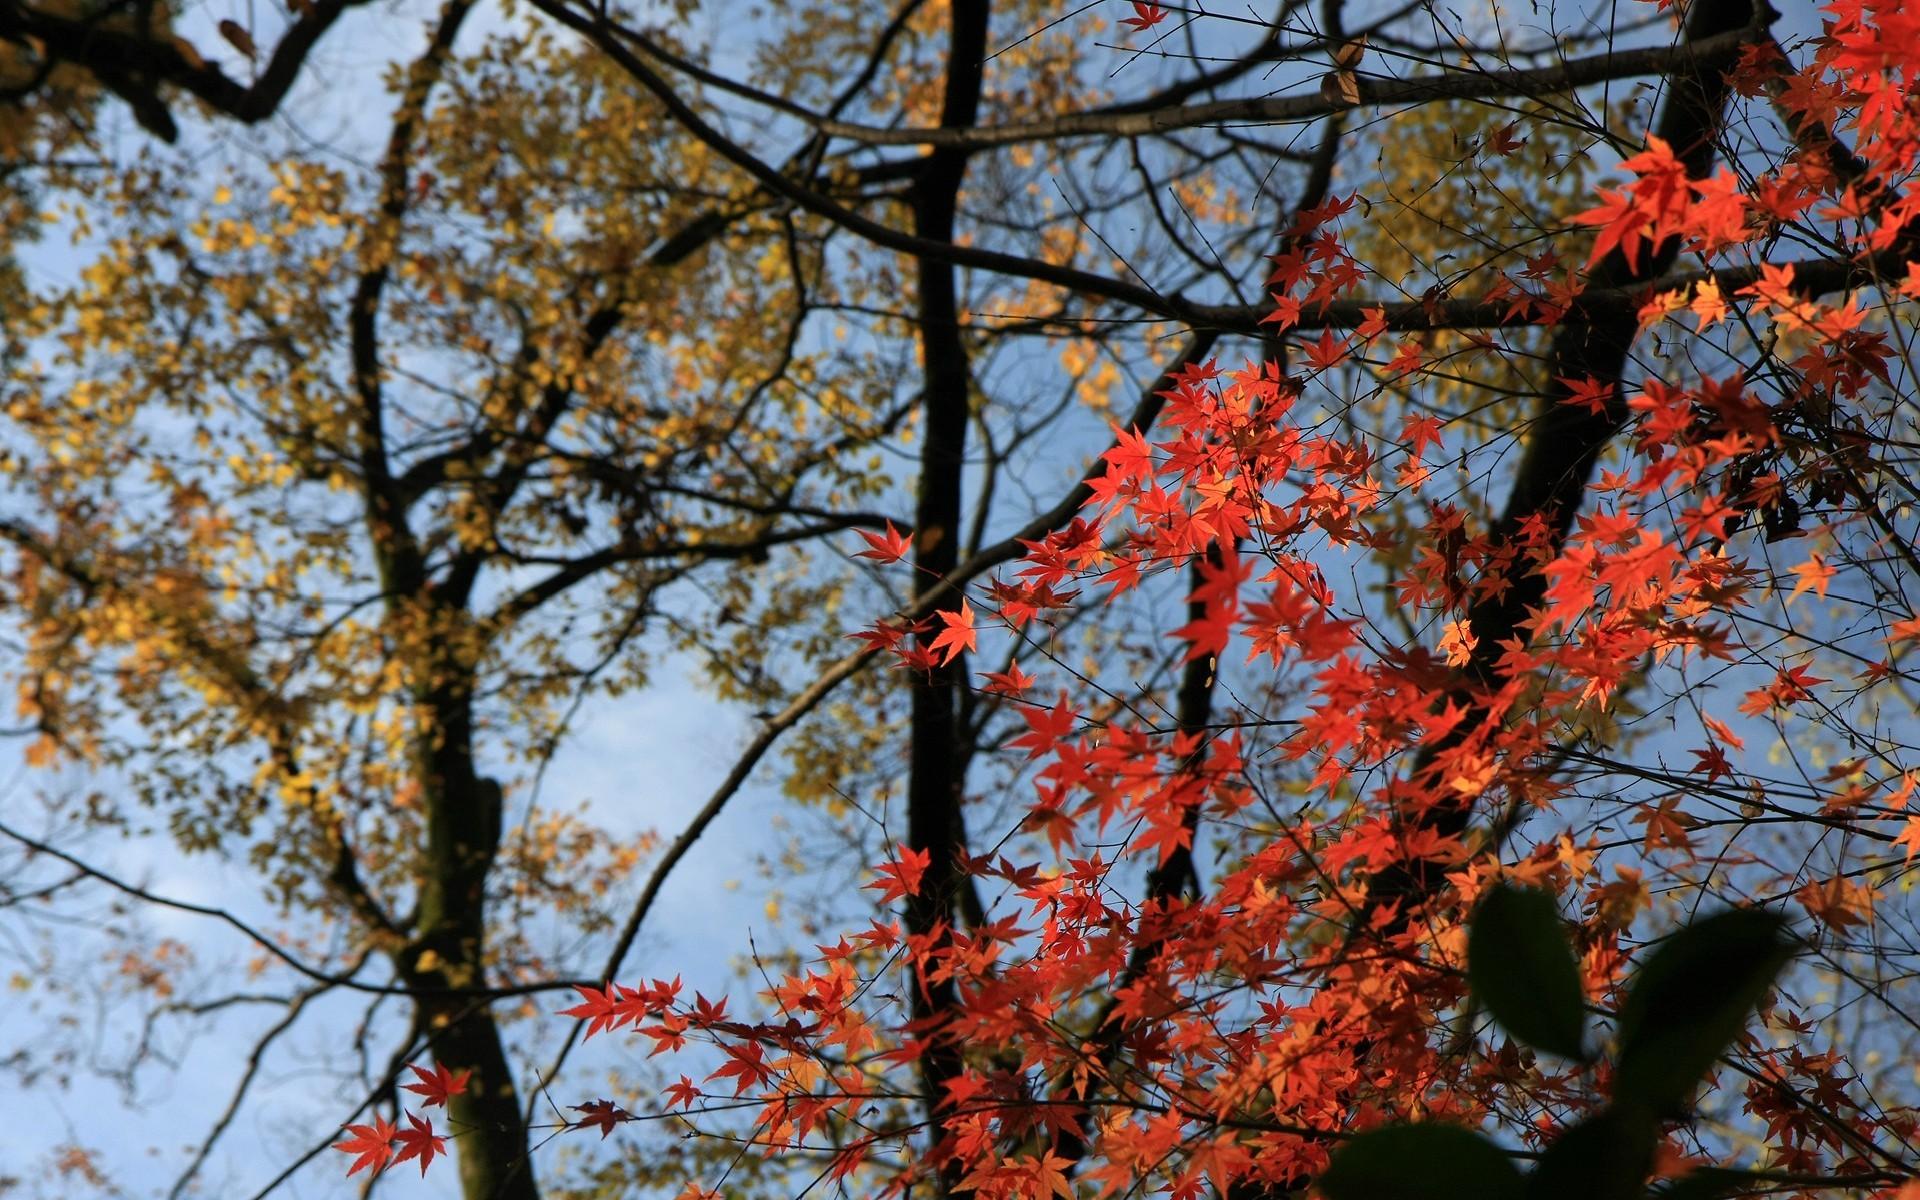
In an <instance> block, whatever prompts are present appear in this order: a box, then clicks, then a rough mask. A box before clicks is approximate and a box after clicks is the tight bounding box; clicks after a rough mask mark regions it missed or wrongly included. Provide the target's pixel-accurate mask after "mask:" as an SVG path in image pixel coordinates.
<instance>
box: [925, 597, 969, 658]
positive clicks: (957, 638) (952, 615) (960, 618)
mask: <svg viewBox="0 0 1920 1200" xmlns="http://www.w3.org/2000/svg"><path fill="white" fill-rule="evenodd" d="M934 615H935V616H937V617H939V618H940V621H941V623H942V624H944V625H945V626H946V628H945V629H943V630H941V631H940V636H938V637H936V638H934V639H933V643H932V644H931V645H930V646H928V647H927V648H928V649H929V650H934V651H944V652H945V655H946V656H945V657H944V658H942V659H941V660H940V665H941V666H943V667H944V666H946V665H947V664H948V663H950V662H952V661H953V660H954V659H956V658H959V657H960V652H961V651H963V650H976V649H978V648H979V646H980V634H979V631H978V630H976V629H975V628H974V627H973V606H972V605H970V604H968V603H967V602H966V600H965V599H964V598H962V599H961V601H960V611H959V612H954V611H953V610H952V609H941V610H940V611H939V612H937V613H935V614H934Z"/></svg>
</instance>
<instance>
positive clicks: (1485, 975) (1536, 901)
mask: <svg viewBox="0 0 1920 1200" xmlns="http://www.w3.org/2000/svg"><path fill="white" fill-rule="evenodd" d="M1467 982H1468V984H1469V986H1471V987H1472V989H1473V994H1474V996H1475V997H1477V998H1478V999H1479V1001H1480V1003H1482V1004H1484V1005H1486V1007H1487V1011H1488V1012H1489V1013H1491V1014H1492V1015H1493V1019H1494V1020H1496V1021H1498V1022H1500V1027H1501V1028H1502V1029H1505V1030H1506V1031H1507V1032H1508V1033H1510V1034H1512V1035H1513V1036H1514V1037H1516V1038H1518V1039H1519V1040H1521V1041H1523V1042H1525V1043H1526V1044H1527V1045H1529V1046H1532V1047H1534V1048H1535V1049H1538V1050H1545V1051H1547V1052H1548V1053H1549V1054H1557V1055H1559V1056H1560V1057H1562V1058H1572V1059H1578V1060H1581V1061H1585V1060H1586V1057H1587V1054H1586V1048H1585V1045H1584V1043H1585V1041H1586V1016H1587V1014H1586V995H1585V993H1584V992H1582V991H1581V988H1580V964H1579V963H1578V962H1577V961H1576V960H1575V959H1574V957H1573V946H1572V944H1571V943H1569V942H1568V941H1567V935H1566V930H1565V928H1564V927H1563V926H1562V925H1561V923H1560V913H1559V910H1558V909H1557V908H1556V907H1555V906H1554V902H1553V896H1552V895H1551V894H1550V893H1548V892H1545V891H1542V890H1540V889H1538V888H1516V887H1512V886H1510V885H1508V884H1504V883H1502V884H1498V885H1496V886H1495V887H1494V889H1493V890H1492V891H1491V892H1488V893H1487V896H1486V898H1485V899H1484V900H1482V901H1481V902H1480V907H1479V908H1478V909H1477V910H1476V911H1475V912H1474V914H1473V920H1472V922H1471V923H1470V924H1469V926H1468V928H1467Z"/></svg>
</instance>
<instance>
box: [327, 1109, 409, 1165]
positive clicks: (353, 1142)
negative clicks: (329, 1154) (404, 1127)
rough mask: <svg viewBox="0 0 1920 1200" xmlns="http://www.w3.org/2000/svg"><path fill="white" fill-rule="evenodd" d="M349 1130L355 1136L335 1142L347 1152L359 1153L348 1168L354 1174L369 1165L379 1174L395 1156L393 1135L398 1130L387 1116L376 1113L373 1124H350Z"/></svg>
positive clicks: (339, 1148)
mask: <svg viewBox="0 0 1920 1200" xmlns="http://www.w3.org/2000/svg"><path fill="white" fill-rule="evenodd" d="M347 1132H348V1133H350V1134H352V1135H353V1136H352V1137H350V1138H348V1139H346V1140H345V1141H340V1142H335V1143H334V1144H333V1148H334V1149H335V1150H339V1151H341V1152H343V1153H346V1154H355V1155H358V1156H359V1157H358V1158H355V1159H354V1160H353V1166H351V1167H349V1168H348V1169H347V1174H348V1175H349V1176H352V1175H354V1174H356V1173H358V1172H360V1171H364V1170H365V1169H367V1168H368V1167H372V1168H373V1169H374V1172H375V1173H376V1174H377V1173H379V1172H380V1171H383V1170H385V1169H386V1166H387V1160H388V1159H390V1158H392V1157H393V1137H394V1134H395V1133H397V1132H398V1130H396V1129H395V1128H394V1127H393V1126H392V1125H390V1124H388V1123H387V1121H386V1118H384V1117H382V1116H380V1115H379V1114H378V1113H375V1114H374V1117H373V1124H371V1125H349V1126H347Z"/></svg>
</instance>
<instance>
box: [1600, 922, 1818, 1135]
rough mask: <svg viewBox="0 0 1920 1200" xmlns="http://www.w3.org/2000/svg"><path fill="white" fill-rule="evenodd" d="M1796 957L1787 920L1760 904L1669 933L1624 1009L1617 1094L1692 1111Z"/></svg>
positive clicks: (1663, 1109) (1662, 1108)
mask: <svg viewBox="0 0 1920 1200" xmlns="http://www.w3.org/2000/svg"><path fill="white" fill-rule="evenodd" d="M1792 957H1793V950H1792V947H1791V946H1790V945H1789V944H1788V942H1787V938H1786V923H1785V922H1784V921H1782V920H1781V919H1780V918H1779V917H1777V916H1775V915H1773V914H1772V913H1769V912H1766V911H1764V910H1761V909H1757V908H1739V909H1733V910H1730V911H1728V912H1723V913H1717V914H1715V915H1714V916H1711V917H1707V918H1704V919H1703V920H1698V921H1695V922H1693V923H1692V924H1690V925H1688V926H1686V927H1685V928H1684V929H1681V930H1680V931H1679V932H1678V933H1676V934H1674V935H1673V936H1672V937H1670V938H1668V939H1667V940H1666V941H1665V942H1664V943H1663V944H1662V945H1661V947H1660V949H1659V950H1657V951H1655V952H1654V955H1653V957H1652V958H1651V959H1649V960H1648V961H1647V964H1646V966H1644V967H1642V968H1641V969H1640V973H1639V975H1638V977H1636V978H1635V980H1634V982H1633V986H1632V988H1631V989H1630V990H1629V991H1628V992H1627V998H1626V1001H1625V1002H1624V1003H1623V1004H1621V1006H1620V1062H1619V1069H1618V1071H1617V1072H1616V1073H1615V1079H1614V1094H1615V1096H1617V1097H1622V1098H1625V1099H1629V1100H1632V1101H1635V1102H1638V1103H1641V1104H1645V1105H1647V1106H1648V1107H1650V1108H1652V1109H1653V1110H1654V1111H1656V1112H1659V1113H1662V1114H1673V1113H1678V1112H1681V1111H1684V1107H1685V1105H1686V1102H1687V1100H1688V1098H1689V1097H1691V1096H1692V1094H1693V1091H1694V1089H1695V1088H1697V1087H1699V1086H1700V1080H1701V1079H1702V1078H1703V1077H1704V1076H1705V1075H1706V1073H1707V1071H1708V1070H1709V1069H1711V1068H1712V1066H1713V1063H1714V1060H1715V1059H1717V1058H1719V1057H1720V1055H1721V1053H1722V1052H1724V1051H1725V1050H1726V1048H1727V1047H1728V1046H1730V1045H1732V1044H1733V1042H1734V1040H1735V1039H1736V1038H1738V1037H1739V1036H1740V1031H1741V1029H1743V1028H1744V1027H1745V1026H1746V1023H1747V1017H1748V1016H1749V1014H1751V1013H1752V1012H1753V1009H1754V1006H1755V1005H1757V1004H1758V1003H1759V1002H1760V999H1761V997H1763V996H1765V995H1766V993H1767V988H1768V987H1770V986H1772V984H1773V980H1774V977H1775V976H1776V975H1778V974H1779V973H1780V969H1781V968H1782V967H1784V966H1785V965H1786V964H1787V960H1788V959H1790V958H1792Z"/></svg>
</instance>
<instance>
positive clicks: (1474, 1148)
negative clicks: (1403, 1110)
mask: <svg viewBox="0 0 1920 1200" xmlns="http://www.w3.org/2000/svg"><path fill="white" fill-rule="evenodd" d="M1319 1183H1320V1191H1321V1192H1322V1193H1323V1194H1325V1195H1326V1197H1327V1200H1522V1192H1523V1190H1524V1187H1525V1183H1524V1181H1523V1180H1522V1178H1521V1176H1520V1172H1519V1171H1517V1170H1515V1169H1514V1165H1513V1163H1512V1161H1511V1160H1510V1159H1508V1158H1507V1155H1506V1152H1505V1151H1503V1150H1501V1149H1500V1147H1498V1146H1496V1145H1494V1144H1493V1143H1492V1142H1490V1141H1488V1140H1487V1139H1486V1138H1484V1137H1481V1136H1480V1135H1479V1134H1477V1133H1475V1132H1473V1131H1472V1130H1470V1129H1463V1128H1462V1127H1460V1126H1458V1125H1441V1124H1422V1125H1391V1126H1388V1127H1386V1128H1384V1129H1375V1130H1372V1131H1370V1132H1367V1133H1363V1134H1361V1135H1360V1136H1359V1137H1357V1138H1354V1139H1353V1140H1352V1141H1350V1142H1347V1143H1346V1144H1344V1145H1342V1146H1341V1147H1340V1149H1339V1150H1337V1151H1335V1152H1334V1155H1333V1161H1332V1162H1330V1163H1328V1164H1327V1169H1326V1170H1325V1171H1323V1172H1322V1173H1321V1175H1320V1180H1319Z"/></svg>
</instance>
